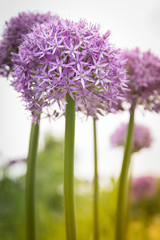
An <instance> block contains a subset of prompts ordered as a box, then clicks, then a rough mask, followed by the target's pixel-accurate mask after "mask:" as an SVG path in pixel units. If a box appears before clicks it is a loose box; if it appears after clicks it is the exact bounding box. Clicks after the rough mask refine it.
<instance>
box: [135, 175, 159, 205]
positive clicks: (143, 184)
mask: <svg viewBox="0 0 160 240" xmlns="http://www.w3.org/2000/svg"><path fill="white" fill-rule="evenodd" d="M157 191H158V188H157V182H156V179H154V178H153V177H150V176H143V177H138V178H134V179H133V180H132V183H131V199H132V201H134V202H135V201H136V202H137V201H142V200H145V199H151V198H153V197H154V196H155V195H156V193H157Z"/></svg>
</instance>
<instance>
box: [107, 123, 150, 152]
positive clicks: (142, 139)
mask: <svg viewBox="0 0 160 240" xmlns="http://www.w3.org/2000/svg"><path fill="white" fill-rule="evenodd" d="M127 128H128V125H127V124H125V123H123V124H121V125H120V126H119V127H118V128H117V129H116V131H115V132H114V133H113V134H112V135H111V138H110V142H111V145H112V146H113V147H117V146H125V141H126V135H127ZM152 141H153V138H152V135H151V132H150V130H149V129H148V128H147V127H145V126H143V125H141V124H135V126H134V134H133V143H132V153H134V152H139V151H140V150H141V149H143V148H149V147H150V146H151V144H152Z"/></svg>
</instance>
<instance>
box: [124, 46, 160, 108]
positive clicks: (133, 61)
mask: <svg viewBox="0 0 160 240" xmlns="http://www.w3.org/2000/svg"><path fill="white" fill-rule="evenodd" d="M122 55H123V57H124V58H125V59H126V58H127V59H128V61H127V63H126V69H127V74H128V78H129V82H128V88H129V90H130V91H127V92H125V97H126V101H127V102H128V103H130V106H131V108H133V109H134V108H135V106H136V105H139V104H140V105H143V107H144V108H145V109H148V110H155V111H156V109H157V107H158V106H159V108H160V98H159V93H160V90H159V89H160V59H159V58H158V57H156V56H154V55H153V54H152V53H151V52H150V51H147V52H144V53H142V52H140V50H139V49H138V48H136V49H134V50H125V51H124V52H123V54H122Z"/></svg>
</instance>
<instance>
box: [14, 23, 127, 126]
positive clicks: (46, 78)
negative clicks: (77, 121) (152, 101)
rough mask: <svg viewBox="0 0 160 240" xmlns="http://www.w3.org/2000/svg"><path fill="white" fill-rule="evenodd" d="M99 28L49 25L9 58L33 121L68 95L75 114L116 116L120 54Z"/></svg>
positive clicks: (35, 31) (120, 80) (120, 82)
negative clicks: (112, 113)
mask: <svg viewBox="0 0 160 240" xmlns="http://www.w3.org/2000/svg"><path fill="white" fill-rule="evenodd" d="M108 37H109V32H107V33H106V34H104V35H103V36H101V35H100V33H99V27H97V26H93V25H89V24H87V23H86V22H85V21H80V22H78V23H74V22H71V21H68V20H60V19H57V20H51V21H50V22H48V23H44V24H41V25H38V26H36V27H35V28H34V29H33V31H32V32H31V33H30V34H28V35H26V37H25V40H24V42H23V43H22V44H21V46H20V47H19V53H18V54H14V55H13V62H14V63H15V74H14V80H13V83H12V85H13V86H14V87H15V89H16V90H17V91H18V92H20V93H21V94H22V97H23V99H24V100H25V101H26V103H27V109H29V110H30V111H31V112H32V116H33V120H34V121H36V120H38V118H37V116H38V115H39V114H40V113H41V112H42V109H43V107H48V106H51V105H52V104H53V103H54V102H57V103H58V104H59V107H60V108H63V105H64V103H65V95H66V93H67V92H68V93H69V94H70V96H71V97H72V98H73V99H74V100H75V101H76V109H77V110H82V111H83V112H85V113H86V114H87V115H91V116H93V117H95V118H97V113H99V111H101V110H103V111H105V112H112V111H115V110H116V108H117V106H118V102H119V101H120V100H121V95H122V93H123V92H124V90H125V88H126V85H125V83H126V76H125V70H124V67H123V66H124V62H123V61H122V60H121V56H120V52H119V50H117V49H115V48H114V47H113V46H112V45H111V44H110V43H109V41H108Z"/></svg>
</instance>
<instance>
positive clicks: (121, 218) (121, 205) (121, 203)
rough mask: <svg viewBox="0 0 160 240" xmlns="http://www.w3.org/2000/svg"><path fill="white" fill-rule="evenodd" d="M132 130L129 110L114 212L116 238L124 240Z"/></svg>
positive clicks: (131, 118) (132, 122)
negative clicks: (115, 212) (115, 210)
mask: <svg viewBox="0 0 160 240" xmlns="http://www.w3.org/2000/svg"><path fill="white" fill-rule="evenodd" d="M133 130H134V110H133V111H132V112H131V115H130V120H129V125H128V132H127V138H126V144H125V150H124V157H123V163H122V169H121V175H120V181H119V192H118V202H117V214H116V218H117V219H116V234H115V239H116V240H125V238H126V206H127V199H128V197H127V192H128V174H129V168H130V161H131V148H132V138H133Z"/></svg>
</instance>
